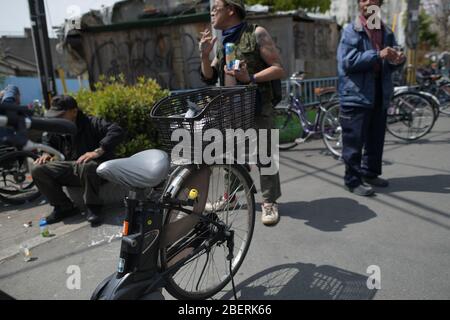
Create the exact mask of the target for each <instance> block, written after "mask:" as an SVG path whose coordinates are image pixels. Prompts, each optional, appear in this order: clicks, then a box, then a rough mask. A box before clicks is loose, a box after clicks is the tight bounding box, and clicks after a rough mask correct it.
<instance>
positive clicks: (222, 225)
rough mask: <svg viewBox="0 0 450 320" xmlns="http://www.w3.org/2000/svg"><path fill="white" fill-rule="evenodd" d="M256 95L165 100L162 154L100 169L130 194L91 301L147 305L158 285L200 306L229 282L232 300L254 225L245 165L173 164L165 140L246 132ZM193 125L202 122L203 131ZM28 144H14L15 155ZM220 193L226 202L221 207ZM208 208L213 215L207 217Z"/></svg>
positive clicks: (228, 91) (160, 110)
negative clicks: (175, 135)
mask: <svg viewBox="0 0 450 320" xmlns="http://www.w3.org/2000/svg"><path fill="white" fill-rule="evenodd" d="M255 95H256V88H255V87H253V86H248V87H232V88H210V89H201V90H198V91H195V92H189V93H185V94H180V95H176V96H171V97H168V98H165V99H163V100H162V101H160V102H158V103H157V104H156V105H155V107H154V108H153V110H152V115H151V118H153V119H154V120H155V123H156V125H157V126H158V128H159V130H160V133H163V134H164V133H165V134H164V135H162V136H161V137H160V139H161V145H162V148H163V150H147V151H143V152H141V153H138V154H136V155H134V156H132V157H130V158H126V159H117V160H112V161H108V162H105V163H103V164H101V165H100V166H99V167H98V169H97V173H98V174H99V175H100V176H101V177H103V178H104V179H106V180H108V181H113V182H116V183H118V184H121V185H125V186H127V187H128V188H129V190H130V191H129V194H128V197H127V198H126V199H125V204H126V208H127V213H126V218H125V220H124V223H123V231H122V242H121V249H120V258H119V263H118V267H117V272H115V273H114V274H112V275H111V276H109V277H108V278H106V279H105V280H104V281H102V282H101V283H100V284H99V285H98V287H97V288H96V290H95V291H94V293H93V294H92V296H91V299H92V300H106V299H146V298H147V297H148V295H150V294H152V293H153V292H154V291H155V290H156V289H158V288H162V287H163V286H164V287H165V288H166V289H167V291H168V292H169V293H170V294H172V295H173V296H174V297H176V298H180V299H206V298H209V297H212V296H213V295H215V294H216V293H217V292H219V291H220V290H222V289H223V288H224V287H225V286H226V285H227V284H228V283H229V282H230V281H231V282H232V286H233V291H234V293H235V297H236V291H235V285H234V275H235V274H236V272H237V271H238V269H239V268H240V266H241V264H242V263H243V261H244V259H245V256H246V254H247V251H248V249H249V246H250V242H251V238H252V236H253V229H254V223H255V198H254V197H255V196H254V194H255V193H256V189H255V187H254V183H253V181H252V179H251V177H250V175H249V173H248V170H249V168H248V165H246V164H242V165H240V164H226V165H224V164H213V165H206V164H186V165H178V164H173V165H171V159H170V158H169V155H168V153H167V151H170V150H172V148H173V146H174V143H175V142H173V141H172V140H171V133H172V132H173V131H174V130H176V129H177V128H185V129H186V130H188V131H189V132H194V131H199V130H200V131H204V130H206V129H207V128H216V129H217V128H220V129H221V130H225V129H228V128H234V126H235V125H236V124H237V123H238V124H239V126H240V127H241V128H242V129H247V128H250V127H252V126H253V123H254V110H253V108H254V104H255ZM187 101H190V102H194V103H197V104H198V105H201V106H202V107H203V110H202V112H201V113H200V114H199V115H197V116H196V117H194V118H190V119H188V118H185V117H184V116H183V115H184V114H185V113H186V110H187V109H188V103H187ZM237 102H240V103H239V104H238V105H236V106H235V105H234V104H236V103H237ZM2 107H3V106H2ZM226 107H233V112H229V113H225V114H223V111H224V109H226ZM21 110H22V112H23V111H24V110H23V109H21ZM1 112H2V108H0V114H1ZM15 112H18V111H17V110H15ZM174 113H175V114H174ZM26 117H27V119H30V118H29V114H22V115H21V117H20V118H21V119H22V118H26ZM4 118H7V119H8V123H9V124H10V125H16V127H17V121H12V120H14V119H17V115H14V116H12V115H11V113H9V115H8V116H7V117H5V116H0V123H4V122H5V121H3V122H2V119H4ZM10 118H11V119H12V120H9V119H10ZM237 119H239V121H237ZM38 120H39V121H38ZM36 121H38V122H39V123H40V124H42V125H43V127H45V128H46V130H48V131H52V130H53V131H55V130H59V131H60V133H65V132H67V131H68V130H69V129H71V128H70V126H69V127H67V123H65V122H67V121H65V120H59V119H54V120H52V121H51V122H49V124H48V125H46V121H47V122H48V121H50V120H40V119H31V121H30V122H31V123H35V122H36ZM24 122H25V121H24V120H23V119H22V123H24ZM199 122H202V123H204V126H203V127H202V128H199ZM69 124H70V125H72V126H73V124H71V123H69ZM72 129H73V128H72ZM22 131H23V130H22ZM61 131H62V132H61ZM16 142H17V140H16ZM29 144H30V142H29V141H27V142H26V143H25V142H24V141H22V142H21V143H20V144H19V143H15V145H16V147H18V148H22V147H23V146H24V145H29ZM194 153H195V150H194V149H193V150H192V154H194ZM226 193H228V195H229V197H228V199H226V201H225V203H223V201H222V200H223V195H225V194H226ZM220 201H222V204H217V202H220ZM208 203H209V204H212V206H211V207H212V209H210V210H205V206H206V204H208ZM216 204H217V205H216ZM218 259H220V264H216V261H219V260H218Z"/></svg>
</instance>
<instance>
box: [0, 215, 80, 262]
mask: <svg viewBox="0 0 450 320" xmlns="http://www.w3.org/2000/svg"><path fill="white" fill-rule="evenodd" d="M88 225H89V222H87V221H84V222H82V223H79V224H71V225H64V226H62V227H59V228H57V229H55V230H54V231H52V233H53V234H55V236H54V237H49V238H44V237H42V236H41V235H39V236H36V237H34V238H31V239H29V240H25V241H23V242H24V243H26V244H28V248H29V249H30V250H32V249H34V248H36V247H38V246H40V245H42V244H44V243H48V242H50V241H52V240H55V239H58V238H60V237H61V236H64V235H66V234H69V233H71V232H73V231H77V230H79V229H81V228H84V227H85V226H88ZM19 254H20V252H19V245H14V246H10V247H8V248H5V249H2V250H0V264H2V263H4V262H5V261H7V260H10V259H12V258H14V257H16V256H17V255H19ZM31 256H33V255H31Z"/></svg>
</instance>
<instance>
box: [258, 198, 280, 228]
mask: <svg viewBox="0 0 450 320" xmlns="http://www.w3.org/2000/svg"><path fill="white" fill-rule="evenodd" d="M261 208H262V216H261V220H262V223H263V224H264V225H266V226H273V225H275V224H277V223H278V221H279V219H280V215H279V214H278V204H276V203H264V204H263V205H262V206H261Z"/></svg>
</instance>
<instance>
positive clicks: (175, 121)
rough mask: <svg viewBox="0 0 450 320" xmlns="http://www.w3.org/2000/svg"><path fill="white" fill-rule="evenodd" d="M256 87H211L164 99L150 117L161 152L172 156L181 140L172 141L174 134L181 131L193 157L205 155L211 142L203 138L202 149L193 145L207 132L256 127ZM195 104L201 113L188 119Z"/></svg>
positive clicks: (223, 132)
mask: <svg viewBox="0 0 450 320" xmlns="http://www.w3.org/2000/svg"><path fill="white" fill-rule="evenodd" d="M256 88H257V87H256V86H234V87H208V88H203V89H198V90H194V91H190V92H186V93H181V94H177V95H172V96H169V97H166V98H164V99H162V100H161V101H159V102H158V103H157V104H156V105H155V106H154V107H153V109H152V111H151V115H150V117H151V119H153V121H154V123H155V126H156V128H157V129H158V136H159V141H160V143H161V149H163V150H164V151H166V152H168V153H169V154H171V151H172V149H173V148H174V147H175V146H176V145H178V144H179V141H172V134H173V133H174V131H175V130H178V129H184V133H185V134H186V135H188V136H189V139H190V141H189V142H190V146H192V149H191V157H192V156H193V155H194V153H195V152H203V150H204V148H205V147H206V146H207V145H208V144H209V143H210V142H209V141H206V142H205V141H203V139H200V140H201V141H202V143H201V148H200V147H199V146H197V145H196V144H195V143H194V142H195V140H196V137H199V136H200V137H203V134H204V132H206V130H208V129H217V130H219V131H220V132H221V133H222V134H223V135H225V132H226V130H227V129H243V130H247V129H251V128H254V121H255V102H256ZM192 104H195V105H196V106H197V107H198V109H201V111H200V112H199V113H198V114H197V115H196V116H195V117H193V118H186V117H185V115H186V113H187V111H188V110H189V106H190V105H192ZM197 139H198V138H197ZM197 141H198V140H197ZM183 142H185V141H183ZM197 143H198V142H197ZM194 145H195V146H196V148H195V150H194ZM200 149H201V150H200Z"/></svg>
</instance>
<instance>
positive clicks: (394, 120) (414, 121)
mask: <svg viewBox="0 0 450 320" xmlns="http://www.w3.org/2000/svg"><path fill="white" fill-rule="evenodd" d="M435 122H436V112H435V108H434V106H433V104H432V103H431V102H430V101H429V99H428V98H427V97H425V96H423V95H422V94H420V93H418V92H412V91H407V92H401V93H399V94H396V95H394V97H393V98H392V100H391V105H390V106H389V108H388V114H387V123H386V129H387V131H388V132H389V133H390V134H392V135H393V136H394V137H396V138H399V139H402V140H405V141H415V140H418V139H420V138H422V137H423V136H425V135H426V134H428V133H429V132H430V131H431V130H432V129H433V126H434V124H435Z"/></svg>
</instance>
